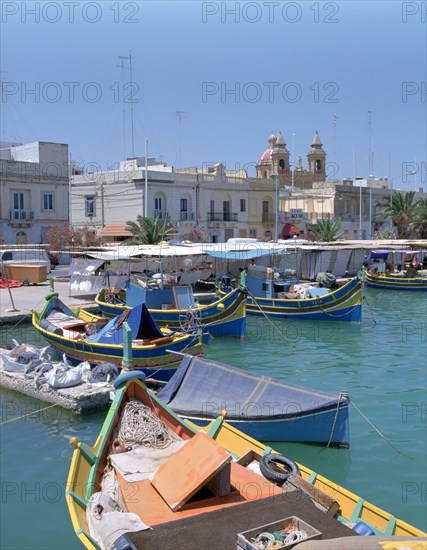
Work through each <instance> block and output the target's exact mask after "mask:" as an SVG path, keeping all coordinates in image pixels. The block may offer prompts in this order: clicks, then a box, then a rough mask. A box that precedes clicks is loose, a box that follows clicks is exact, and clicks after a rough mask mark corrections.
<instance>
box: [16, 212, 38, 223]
mask: <svg viewBox="0 0 427 550" xmlns="http://www.w3.org/2000/svg"><path fill="white" fill-rule="evenodd" d="M33 220H34V211H33V210H10V221H12V222H13V221H15V222H30V221H33Z"/></svg>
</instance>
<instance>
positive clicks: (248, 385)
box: [158, 355, 348, 419]
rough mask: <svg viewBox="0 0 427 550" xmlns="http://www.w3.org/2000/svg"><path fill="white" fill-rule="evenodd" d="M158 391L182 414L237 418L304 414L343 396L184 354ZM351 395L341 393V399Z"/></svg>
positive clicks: (324, 406)
mask: <svg viewBox="0 0 427 550" xmlns="http://www.w3.org/2000/svg"><path fill="white" fill-rule="evenodd" d="M158 397H159V398H160V399H161V400H162V401H164V402H165V403H166V404H167V405H168V406H169V407H171V408H172V409H173V410H174V411H175V412H177V413H178V414H185V415H186V416H191V415H199V416H200V415H203V416H205V417H216V416H218V415H219V414H220V413H221V410H223V409H225V410H226V411H227V418H232V419H239V418H240V419H243V418H244V419H247V418H253V419H268V418H286V417H296V416H301V415H305V414H307V413H310V412H316V411H321V410H325V409H330V408H333V407H337V406H338V402H339V397H335V396H331V395H328V394H326V393H323V392H319V391H315V390H310V389H307V388H302V387H300V386H295V385H293V384H287V383H286V382H282V381H280V380H275V379H273V378H270V377H268V376H263V375H260V374H256V373H253V372H249V371H245V370H243V369H240V368H237V367H232V366H230V365H225V364H223V363H219V362H217V361H212V360H209V359H206V358H201V357H193V356H191V355H185V357H184V358H183V359H182V361H181V364H180V366H179V367H178V370H177V371H176V373H175V374H174V375H173V376H172V378H171V379H170V381H169V382H168V383H167V384H166V386H165V387H164V388H162V389H161V390H160V392H159V393H158ZM347 401H348V398H347V397H345V398H341V404H344V403H346V402H347Z"/></svg>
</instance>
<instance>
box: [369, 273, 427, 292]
mask: <svg viewBox="0 0 427 550" xmlns="http://www.w3.org/2000/svg"><path fill="white" fill-rule="evenodd" d="M413 271H415V272H416V270H413ZM407 275H409V273H406V272H405V273H402V275H401V276H397V275H393V274H391V273H376V272H375V271H372V270H369V269H367V270H366V271H365V275H364V280H365V284H366V285H367V286H371V287H374V288H386V289H389V290H424V291H426V290H427V275H421V274H420V275H416V276H407Z"/></svg>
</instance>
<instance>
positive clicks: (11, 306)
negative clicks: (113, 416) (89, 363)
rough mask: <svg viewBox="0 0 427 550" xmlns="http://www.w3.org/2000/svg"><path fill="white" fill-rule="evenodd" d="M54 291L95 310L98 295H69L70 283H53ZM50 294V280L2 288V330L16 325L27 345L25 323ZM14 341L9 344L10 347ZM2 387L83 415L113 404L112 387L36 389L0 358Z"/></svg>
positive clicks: (74, 305) (72, 303)
mask: <svg viewBox="0 0 427 550" xmlns="http://www.w3.org/2000/svg"><path fill="white" fill-rule="evenodd" d="M54 290H55V291H56V292H58V293H59V296H60V298H61V300H62V301H63V302H64V303H65V304H67V305H68V306H69V307H71V308H77V307H79V306H81V307H83V308H86V309H89V310H95V309H97V306H96V303H95V301H94V299H95V294H84V293H75V292H73V294H72V295H71V294H70V286H69V281H68V280H58V279H55V280H54ZM50 291H51V289H50V284H49V281H46V283H40V284H38V285H31V286H27V287H25V286H21V287H15V288H11V289H10V291H9V290H8V289H7V288H2V289H0V329H1V327H2V326H3V327H5V328H6V327H9V328H12V330H13V327H14V326H16V330H17V332H19V334H20V336H19V337H18V334H17V338H16V339H17V340H18V341H19V343H25V341H24V339H23V336H22V327H23V326H25V325H24V324H23V323H28V322H31V312H32V310H33V309H34V310H36V311H39V310H40V309H41V308H42V307H43V304H44V300H45V296H46V295H47V294H48V293H49V292H50ZM11 343H12V342H10V344H11ZM0 387H2V388H6V389H8V390H12V391H17V392H19V393H21V394H23V395H26V396H28V397H32V398H34V399H38V400H40V401H44V402H46V403H51V404H52V405H57V406H59V407H61V408H64V409H67V410H70V411H73V412H75V413H82V412H84V411H88V410H93V409H99V408H101V407H107V406H109V404H110V392H111V391H112V389H113V386H112V385H111V384H104V385H102V386H96V385H92V386H90V385H88V384H86V383H81V384H79V385H78V386H73V387H71V388H50V387H49V386H48V385H47V384H43V385H41V386H40V387H39V388H37V387H36V385H35V383H34V380H33V379H26V378H25V376H24V375H23V374H20V373H14V372H9V371H6V370H4V369H3V364H2V360H1V358H0Z"/></svg>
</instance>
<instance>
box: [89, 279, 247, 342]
mask: <svg viewBox="0 0 427 550" xmlns="http://www.w3.org/2000/svg"><path fill="white" fill-rule="evenodd" d="M155 292H159V293H161V292H162V291H161V290H159V291H155ZM120 297H121V298H122V299H123V301H125V300H126V293H125V292H122V293H121V294H120ZM95 301H96V303H97V304H98V306H99V308H100V310H101V312H102V314H103V315H105V316H107V317H115V316H116V315H120V313H122V312H123V311H124V310H125V309H129V306H127V305H124V304H114V303H109V302H107V301H106V289H105V288H104V289H102V290H101V291H100V293H99V294H98V296H97V297H96V299H95ZM148 310H149V312H150V313H151V315H152V317H153V319H154V320H155V321H156V323H157V324H158V325H159V326H160V327H169V328H180V327H182V326H183V325H185V324H186V323H187V322H188V316H187V314H188V312H189V311H190V315H191V321H192V322H196V323H198V324H200V325H202V326H203V327H204V328H205V329H206V330H208V331H209V332H210V333H211V335H212V336H230V337H233V338H244V337H245V336H246V295H245V294H244V293H243V292H242V291H241V290H238V289H235V290H232V291H231V292H228V293H227V294H221V295H220V296H218V297H217V298H216V299H215V301H214V302H212V303H209V304H200V305H197V306H195V307H191V308H190V309H159V308H152V307H149V309H148Z"/></svg>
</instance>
